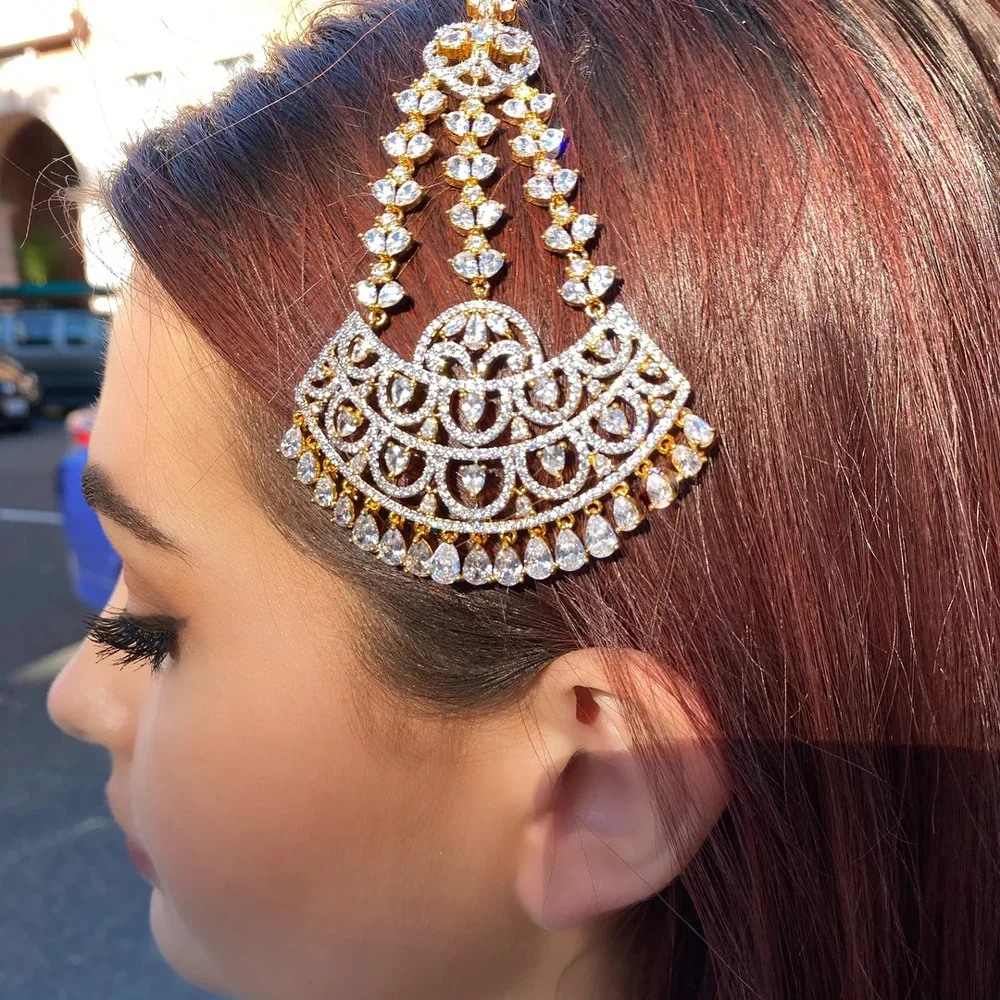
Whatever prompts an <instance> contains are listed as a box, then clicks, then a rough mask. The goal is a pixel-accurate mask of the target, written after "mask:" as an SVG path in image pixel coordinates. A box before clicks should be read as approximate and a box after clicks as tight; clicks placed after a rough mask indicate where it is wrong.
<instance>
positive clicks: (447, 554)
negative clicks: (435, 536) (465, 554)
mask: <svg viewBox="0 0 1000 1000" xmlns="http://www.w3.org/2000/svg"><path fill="white" fill-rule="evenodd" d="M461 575H462V563H461V560H460V559H459V557H458V549H456V548H455V546H454V545H452V544H451V542H442V543H441V544H440V545H439V546H438V547H437V551H436V552H435V553H434V557H433V558H432V559H431V579H432V580H433V581H434V582H435V583H446V584H447V583H454V582H455V581H456V580H457V579H458V578H459V577H460V576H461Z"/></svg>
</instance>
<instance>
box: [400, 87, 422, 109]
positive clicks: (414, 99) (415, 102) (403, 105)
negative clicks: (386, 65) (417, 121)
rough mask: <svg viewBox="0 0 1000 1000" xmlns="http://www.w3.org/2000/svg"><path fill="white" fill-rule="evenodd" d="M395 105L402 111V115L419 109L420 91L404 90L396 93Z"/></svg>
mask: <svg viewBox="0 0 1000 1000" xmlns="http://www.w3.org/2000/svg"><path fill="white" fill-rule="evenodd" d="M396 107H397V108H399V110H400V111H402V112H403V114H404V115H409V114H412V113H413V112H414V111H418V110H419V109H420V93H419V91H416V90H413V89H412V88H411V89H410V90H404V91H403V92H402V93H400V94H397V95H396Z"/></svg>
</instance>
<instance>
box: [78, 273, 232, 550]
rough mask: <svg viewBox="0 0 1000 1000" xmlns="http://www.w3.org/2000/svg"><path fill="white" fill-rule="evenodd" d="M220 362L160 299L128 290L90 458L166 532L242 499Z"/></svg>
mask: <svg viewBox="0 0 1000 1000" xmlns="http://www.w3.org/2000/svg"><path fill="white" fill-rule="evenodd" d="M223 366H224V362H223V361H222V359H221V358H219V357H218V356H217V355H215V354H214V352H213V351H212V350H211V349H210V348H209V347H208V345H207V344H206V343H205V342H204V341H203V340H202V339H201V337H200V336H199V335H198V334H197V332H196V331H195V330H194V329H193V328H192V327H191V326H190V324H188V323H187V322H186V321H185V320H184V319H183V317H181V316H179V315H178V314H177V312H176V311H175V310H174V309H173V308H172V307H171V306H170V304H169V302H168V301H167V300H166V298H165V297H164V296H163V295H161V294H157V293H155V292H151V291H149V290H144V289H142V288H140V287H139V286H135V287H132V288H130V289H129V291H128V292H127V293H126V295H125V296H124V298H123V300H122V303H121V305H120V307H119V309H118V311H117V313H116V314H115V318H114V322H113V323H112V327H111V335H110V339H109V344H108V356H107V364H106V369H105V375H104V382H103V386H102V389H101V398H100V402H99V405H98V411H97V419H96V421H95V424H94V430H93V434H92V436H91V442H90V448H89V455H88V457H89V459H90V460H91V461H92V462H95V463H97V464H99V465H100V466H101V467H102V468H103V469H104V470H105V471H106V472H107V473H108V475H109V476H110V478H111V479H112V481H113V482H114V483H115V486H116V487H117V489H118V490H119V491H120V492H121V493H122V494H123V495H124V496H126V497H127V498H128V499H129V500H130V501H131V502H132V503H133V504H135V505H137V506H140V507H141V508H142V509H143V510H145V511H146V512H147V513H148V514H149V515H150V516H151V517H153V518H154V519H156V520H157V521H158V522H159V523H161V524H162V526H163V528H164V529H165V530H169V529H170V527H171V526H172V522H183V527H184V529H185V534H190V533H191V532H192V531H195V532H197V531H198V530H199V528H201V530H205V529H206V528H207V527H208V524H209V522H208V521H206V514H208V513H209V512H210V511H212V510H215V511H216V512H218V511H219V510H221V509H224V508H226V507H227V506H231V505H232V504H233V503H234V502H237V501H242V500H243V499H245V494H244V490H243V486H242V483H241V481H240V477H239V474H238V473H239V469H238V465H237V462H236V459H235V455H234V451H235V449H234V448H233V439H234V423H233V421H232V418H231V416H230V413H229V409H228V407H227V406H226V401H225V400H226V396H225V390H226V380H225V379H224V378H223Z"/></svg>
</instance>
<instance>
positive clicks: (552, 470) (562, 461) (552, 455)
mask: <svg viewBox="0 0 1000 1000" xmlns="http://www.w3.org/2000/svg"><path fill="white" fill-rule="evenodd" d="M538 457H539V459H540V460H541V463H542V468H543V469H544V470H545V471H546V472H547V473H548V474H549V475H550V476H558V475H559V474H560V473H561V472H562V471H563V469H565V468H566V445H564V444H550V445H549V446H548V447H546V448H543V449H542V450H541V451H540V452H539V456H538Z"/></svg>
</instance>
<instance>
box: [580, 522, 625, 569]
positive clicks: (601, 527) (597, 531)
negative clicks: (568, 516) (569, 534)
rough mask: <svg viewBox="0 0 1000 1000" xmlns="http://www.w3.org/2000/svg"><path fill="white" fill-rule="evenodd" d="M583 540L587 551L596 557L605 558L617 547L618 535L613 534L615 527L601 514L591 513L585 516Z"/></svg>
mask: <svg viewBox="0 0 1000 1000" xmlns="http://www.w3.org/2000/svg"><path fill="white" fill-rule="evenodd" d="M583 542H584V545H586V547H587V551H588V552H589V553H590V554H591V555H592V556H596V557H597V558H598V559H607V557H608V556H610V555H611V554H612V553H613V552H614V551H616V549H617V548H618V536H617V535H616V534H615V529H614V528H612V527H611V525H610V524H609V523H608V519H607V518H606V517H604V516H602V515H601V514H593V515H591V516H590V517H588V518H587V527H586V528H585V529H584V532H583Z"/></svg>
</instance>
